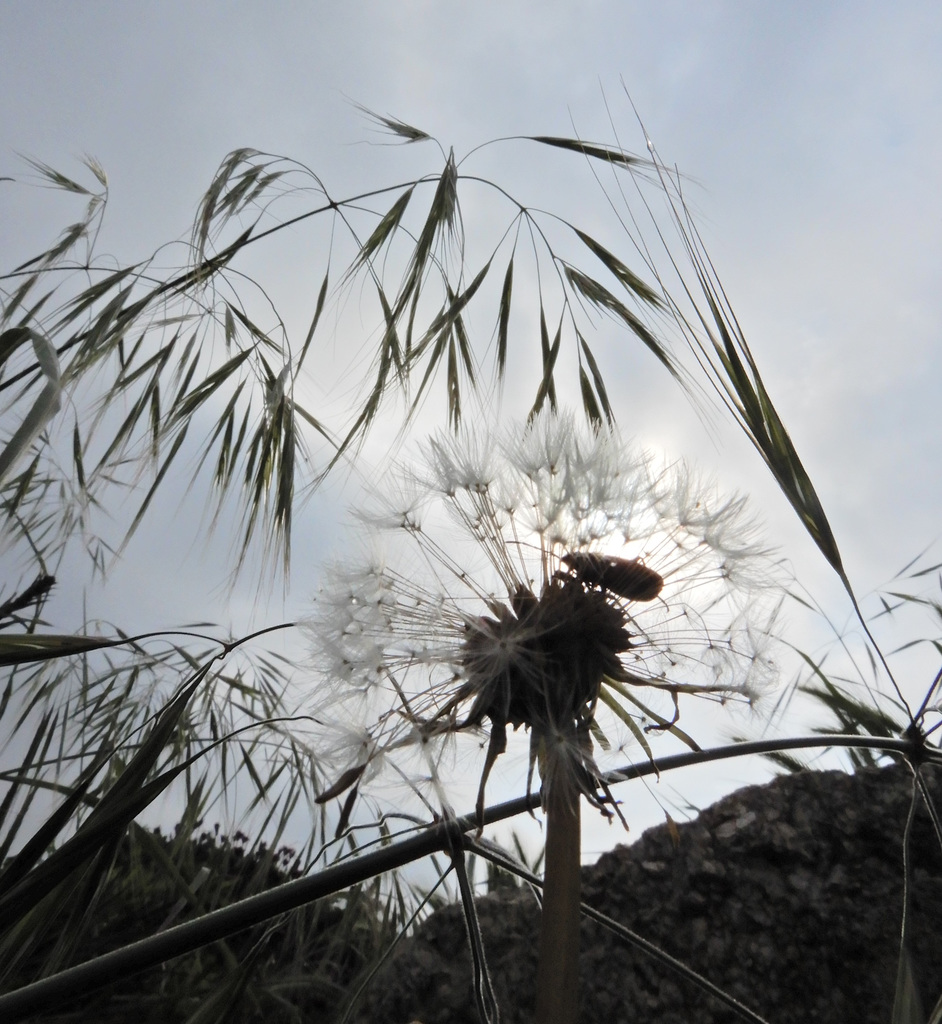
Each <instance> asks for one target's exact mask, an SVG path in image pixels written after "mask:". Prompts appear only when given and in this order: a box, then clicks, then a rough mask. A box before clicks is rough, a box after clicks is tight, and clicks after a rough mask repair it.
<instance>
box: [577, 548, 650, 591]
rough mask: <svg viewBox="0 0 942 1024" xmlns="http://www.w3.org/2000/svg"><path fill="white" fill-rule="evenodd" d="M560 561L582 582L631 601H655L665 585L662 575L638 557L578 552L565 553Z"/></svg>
mask: <svg viewBox="0 0 942 1024" xmlns="http://www.w3.org/2000/svg"><path fill="white" fill-rule="evenodd" d="M560 561H561V562H562V563H563V565H565V566H566V568H567V569H568V570H569V572H570V573H571V575H572V577H573V578H574V579H576V580H578V581H579V582H581V583H585V584H588V585H589V586H595V587H598V588H599V589H600V590H610V591H611V592H612V593H613V594H618V596H619V597H623V598H625V599H626V600H628V601H653V600H654V599H655V598H656V597H657V596H658V594H660V592H661V590H662V588H663V586H664V580H663V579H662V578H661V576H660V574H659V573H656V572H655V571H654V570H653V569H649V568H648V567H647V566H646V565H644V564H643V563H641V562H639V561H638V559H637V558H616V557H615V556H614V555H595V554H592V553H591V552H589V551H575V552H569V554H566V555H563V556H562V558H561V559H560ZM557 575H558V574H557Z"/></svg>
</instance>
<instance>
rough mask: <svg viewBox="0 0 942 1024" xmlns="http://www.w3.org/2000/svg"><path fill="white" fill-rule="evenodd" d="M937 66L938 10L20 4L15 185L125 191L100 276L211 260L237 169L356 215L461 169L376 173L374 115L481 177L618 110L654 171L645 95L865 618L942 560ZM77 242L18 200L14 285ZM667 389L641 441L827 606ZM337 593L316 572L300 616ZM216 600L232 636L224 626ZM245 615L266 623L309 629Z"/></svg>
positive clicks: (636, 422)
mask: <svg viewBox="0 0 942 1024" xmlns="http://www.w3.org/2000/svg"><path fill="white" fill-rule="evenodd" d="M940 54H942V8H940V7H939V5H938V4H937V3H934V2H917V0H903V2H899V3H895V4H892V5H890V4H886V3H878V2H860V3H855V4H847V3H835V2H827V0H824V2H822V0H795V2H790V3H788V4H772V3H757V2H747V0H728V2H709V0H707V2H699V0H698V2H693V0H688V2H670V0H668V2H660V3H657V4H650V3H641V2H635V0H610V2H604V0H583V2H580V3H572V2H567V3H563V2H555V0H540V2H529V0H528V2H522V0H501V2H490V0H483V2H478V3H476V4H473V5H471V4H466V3H462V4H458V3H452V2H446V0H438V2H435V3H432V2H427V0H412V2H408V0H405V2H402V0H401V2H398V3H395V4H392V3H376V2H372V3H371V2H364V0H348V2H346V3H344V4H328V3H323V2H307V3H301V2H293V0H281V2H279V3H278V4H261V3H252V2H245V0H243V2H227V3H220V2H217V0H204V2H201V3H198V4H193V3H183V2H180V0H162V2H161V3H149V4H148V3H143V2H135V3H125V2H96V0H84V2H82V3H74V2H71V0H61V2H51V0H34V2H25V0H21V2H11V0H7V2H5V3H3V4H0V97H2V99H0V103H2V110H3V114H2V117H0V176H3V175H12V176H16V177H22V176H23V175H24V172H25V168H24V165H23V164H22V162H21V161H19V160H18V158H17V155H16V154H17V153H22V154H26V155H28V156H31V157H34V158H37V159H39V160H42V161H44V162H46V163H49V164H51V165H53V166H56V167H59V168H61V169H62V170H64V171H65V172H67V173H78V164H77V161H76V158H77V157H79V156H80V155H81V154H83V153H90V154H93V155H94V156H95V157H96V158H97V159H98V160H99V161H101V163H102V164H103V165H104V167H105V169H106V170H107V172H108V175H109V179H110V186H111V206H110V212H109V215H108V221H107V230H106V234H105V237H104V239H103V248H104V249H105V250H107V251H112V252H114V253H115V254H116V255H118V256H119V257H121V258H123V259H126V260H130V259H136V258H140V257H142V256H145V255H147V254H148V253H149V252H151V251H152V250H153V249H154V248H155V247H157V246H158V245H160V244H162V243H164V242H166V241H168V240H170V239H173V238H176V237H178V236H182V235H185V234H186V232H187V230H188V227H189V223H190V221H191V219H192V216H193V214H194V212H195V209H196V204H197V202H198V200H199V197H200V196H201V194H202V193H203V191H204V190H205V188H206V187H207V185H208V183H209V181H210V179H211V176H212V174H213V172H214V170H215V169H216V167H217V165H218V164H219V162H220V160H221V159H222V158H223V156H224V155H225V154H226V153H227V152H229V151H230V150H232V149H234V148H236V147H240V146H251V147H254V148H256V149H259V150H264V151H269V152H274V153H282V154H285V155H288V156H292V157H295V158H297V159H298V160H301V161H303V162H304V163H306V164H307V165H309V166H311V167H312V168H313V169H314V170H316V171H317V172H318V173H319V174H321V175H322V177H323V178H324V179H325V181H326V182H327V183H328V184H329V186H330V187H331V188H332V189H333V190H334V191H335V192H337V193H339V194H347V193H352V192H354V191H355V190H356V188H357V187H359V186H361V185H363V184H364V183H370V184H376V183H377V181H379V182H380V183H385V182H387V181H394V180H401V179H402V178H404V177H408V173H409V168H411V167H412V166H414V165H413V163H412V161H413V159H416V160H419V166H421V168H422V169H423V170H426V169H427V170H432V169H434V167H435V159H434V155H433V154H432V153H431V152H429V153H428V154H426V155H425V156H424V157H421V158H420V157H413V156H412V155H411V154H405V153H404V151H401V150H397V151H392V150H388V149H383V150H379V149H377V147H369V146H365V145H361V144H360V143H362V142H363V141H364V140H365V139H367V138H369V137H370V136H369V132H368V128H367V125H366V124H365V122H364V121H363V120H362V119H361V118H360V116H359V115H358V114H357V112H356V110H355V109H354V108H353V107H352V106H351V105H350V103H349V102H348V98H349V99H352V100H355V101H357V102H359V103H362V104H364V105H365V106H368V107H370V108H372V109H375V110H378V111H380V112H383V113H391V114H394V115H395V116H396V117H399V118H402V119H403V120H405V121H408V122H409V123H411V124H415V125H418V126H419V127H421V128H423V129H425V130H426V131H428V132H429V133H431V134H433V135H435V136H436V137H437V138H438V139H440V140H441V142H442V143H443V145H444V146H445V147H446V149H447V147H448V146H450V145H454V147H455V151H456V153H457V154H458V155H459V156H460V155H461V154H463V153H464V152H466V151H467V150H469V149H470V148H471V147H473V146H474V145H476V144H478V143H480V142H483V141H486V140H488V139H490V138H494V137H498V136H503V135H512V134H558V135H564V134H572V133H573V125H575V128H576V129H577V130H578V132H579V134H580V135H581V136H582V137H584V138H590V139H608V138H610V136H611V128H610V126H609V122H608V117H607V114H606V112H605V106H604V102H603V90H604V93H605V95H606V96H607V97H608V98H609V100H610V101H611V103H612V107H613V111H614V113H615V117H616V123H617V125H618V128H619V131H620V132H622V133H623V141H625V143H626V144H627V145H628V146H629V147H630V148H631V147H634V148H637V146H638V136H637V134H636V132H635V129H634V123H633V121H632V119H631V117H630V109H629V108H628V106H627V104H626V103H625V101H624V96H623V92H622V87H621V84H620V81H621V79H623V80H624V82H625V85H626V86H627V88H628V89H629V90H630V93H631V96H632V99H633V100H634V102H635V104H636V106H637V108H638V110H639V111H640V113H641V115H642V116H643V118H644V120H645V123H646V126H647V129H648V131H649V133H650V135H651V136H652V137H653V139H654V140H655V142H656V144H657V146H658V150H659V152H660V154H661V156H662V157H663V158H664V159H665V160H667V161H668V162H671V163H677V164H678V165H679V166H680V168H681V169H682V170H683V171H684V172H686V173H687V174H688V175H690V176H691V177H692V178H693V179H694V180H695V182H696V183H697V185H696V186H695V187H694V191H693V204H694V206H695V208H696V211H697V213H698V216H699V218H700V227H701V230H702V232H703V235H704V238H705V241H706V243H707V246H708V247H709V249H710V252H711V255H712V256H713V259H714V262H715V264H716V266H717V269H718V271H719V274H720V276H721V278H722V280H723V283H724V285H725V286H726V290H727V292H728V294H729V296H730V299H731V301H732V304H733V306H734V308H735V310H736V312H737V314H738V316H739V319H740V322H741V324H742V326H743V329H744V331H745V333H746V336H747V337H748V339H749V340H750V343H751V345H752V347H753V349H754V351H755V353H756V356H757V358H758V359H759V362H760V365H761V366H762V368H763V370H764V376H765V379H766V383H767V385H768V387H769V389H770V391H771V393H772V395H773V398H774V399H775V400H776V401H777V403H778V405H779V409H780V411H781V413H782V415H783V418H784V419H785V421H786V423H787V424H788V426H789V427H790V429H791V432H792V435H793V437H794V440H795V442H796V444H797V446H798V449H799V452H800V453H801V455H802V456H803V458H804V460H805V463H806V466H807V468H808V469H809V471H810V473H811V476H812V478H813V480H814V481H815V483H816V484H817V486H818V489H819V493H820V494H821V497H822V499H823V501H824V503H825V507H826V509H827V510H828V512H829V514H830V516H831V520H832V524H833V526H834V528H835V532H836V534H837V536H838V539H839V541H840V543H841V545H842V548H843V550H844V552H845V559H846V562H847V565H848V568H849V571H850V574H851V576H852V578H853V579H854V580H855V581H856V582H857V583H858V585H859V587H860V589H861V590H862V591H864V592H866V591H867V590H868V589H869V588H871V587H873V586H876V585H878V584H880V583H882V582H883V581H885V580H886V579H887V578H889V577H890V576H891V575H892V574H893V573H894V572H895V571H896V570H897V569H899V568H901V566H902V565H903V563H904V562H906V561H907V560H908V559H909V558H910V557H912V556H914V555H916V554H917V553H918V552H919V551H920V550H921V549H922V548H924V547H925V546H927V545H929V544H930V543H932V542H933V541H935V540H936V539H937V537H938V533H939V526H938V513H937V509H938V508H939V506H940V504H942V502H940V498H942V480H940V474H939V472H938V467H939V465H940V462H942V443H940V442H942V430H940V426H939V407H940V404H942V402H940V399H942V386H940V370H942V360H940V355H942V345H940V332H942V289H940V287H939V281H940V279H942V273H940V272H942V189H940V188H939V187H938V184H937V181H936V179H937V177H938V174H939V172H938V168H939V167H940V166H942V116H940V111H942V61H940V59H939V55H940ZM501 152H503V151H501ZM507 152H508V153H511V151H510V150H508V151H507ZM513 152H514V153H517V154H520V153H521V152H522V151H520V150H516V151H513ZM529 156H530V157H531V159H532V153H529ZM423 160H425V161H426V162H425V163H423V162H422V161H423ZM493 160H494V162H493V163H486V162H485V163H483V164H482V167H484V168H485V169H488V170H492V171H493V170H495V168H496V169H497V170H496V172H495V173H498V172H499V173H504V172H505V171H506V173H508V174H512V175H515V176H516V180H518V181H523V180H525V179H526V175H527V174H528V173H529V170H528V166H527V165H526V164H523V163H521V164H518V165H514V166H513V167H508V168H500V167H499V164H498V163H497V160H498V158H497V157H494V158H493ZM541 184H542V183H541V182H540V181H536V182H534V183H533V187H534V189H536V190H538V189H539V188H540V187H541ZM559 198H560V201H569V200H570V199H571V196H560V197H559ZM541 200H542V201H543V202H544V205H548V204H549V203H552V202H553V196H552V195H548V196H545V197H541ZM66 216H67V213H66V206H65V205H64V204H63V202H62V200H61V199H60V198H59V197H53V198H50V194H49V193H47V192H39V191H37V192H35V193H33V194H31V195H28V196H27V195H25V193H24V190H23V189H21V188H19V187H16V188H15V189H14V188H13V187H12V186H10V185H9V184H8V183H4V184H2V185H0V244H2V246H3V248H4V265H5V266H8V265H9V263H10V262H11V259H10V258H8V254H9V253H13V254H15V255H16V256H20V255H22V256H25V255H28V254H31V253H32V252H33V251H36V250H37V249H38V248H39V247H40V245H43V244H48V241H49V240H51V237H52V236H53V234H54V233H56V232H58V230H60V229H61V227H62V226H63V224H64V223H67V222H68V221H67V220H65V219H64V218H65V217H66ZM268 269H269V270H270V272H271V273H272V274H273V275H275V276H277V273H278V268H277V267H273V268H268ZM285 273H286V274H288V273H290V268H285ZM312 287H316V285H315V286H312ZM488 329H490V328H488ZM647 372H648V371H647V370H646V369H641V370H639V369H637V367H633V366H631V365H626V366H625V367H624V368H621V367H620V366H619V365H618V364H616V363H613V364H612V366H611V374H612V376H611V377H610V391H611V392H612V393H613V394H615V395H617V396H619V402H618V405H617V412H618V414H619V418H620V423H621V425H622V429H623V430H624V431H625V433H628V434H631V433H639V434H640V435H641V436H642V437H644V438H645V440H646V441H648V442H649V443H663V444H665V445H668V446H669V447H670V448H671V450H672V452H673V453H674V454H677V455H692V456H693V457H695V458H697V459H700V460H702V461H704V462H705V463H706V464H707V465H709V466H711V467H712V468H715V469H716V470H717V471H718V472H719V473H720V474H721V476H722V477H723V478H724V479H725V480H727V481H728V482H729V483H731V484H733V485H735V486H739V487H741V488H745V489H748V490H750V491H753V492H754V493H755V494H756V498H757V503H758V504H759V506H760V508H761V509H762V511H763V512H764V513H765V514H766V516H767V517H768V518H769V520H770V522H771V523H772V524H773V530H774V531H775V532H776V535H777V539H779V540H780V541H781V542H782V544H783V547H784V550H785V553H786V554H787V555H788V556H789V557H791V558H792V560H793V561H794V562H795V565H796V567H797V569H798V571H799V575H802V574H803V573H805V572H807V573H808V574H809V576H810V578H812V579H815V580H817V579H823V578H824V574H823V573H822V572H821V570H820V563H819V562H818V561H817V560H816V556H815V554H814V552H813V549H812V547H811V545H810V544H809V543H808V542H806V541H805V540H804V539H803V538H802V537H801V535H800V531H799V530H798V529H797V527H795V526H794V524H792V522H791V518H790V517H789V514H788V512H787V511H786V510H785V509H784V502H783V501H782V499H781V498H779V497H778V496H777V494H776V492H775V490H774V488H773V487H772V486H771V485H770V484H769V483H768V481H767V480H766V478H765V475H764V472H763V470H762V468H761V466H760V465H759V461H758V458H757V457H756V456H754V455H751V454H750V453H749V451H748V449H747V448H746V447H745V446H744V445H743V444H742V443H741V442H740V441H739V440H738V439H737V438H736V437H735V435H734V434H732V433H731V432H726V433H722V432H721V436H720V437H719V438H718V439H717V441H716V442H709V443H705V442H704V439H703V436H702V430H701V428H700V425H699V423H698V421H697V420H696V418H695V417H694V416H692V415H691V414H690V413H689V411H687V410H686V407H685V405H684V403H683V400H682V399H680V398H679V397H678V396H676V395H672V394H671V393H670V386H669V385H668V384H665V383H663V382H662V381H661V380H660V378H657V382H658V383H657V390H655V391H653V392H652V391H651V390H650V389H649V388H648V386H647V384H648V380H649V378H648V377H647V376H646V374H647ZM619 374H621V376H619ZM654 379H655V378H654V377H653V376H652V377H650V380H654ZM639 381H641V382H643V386H640V385H639ZM318 509H320V510H321V513H322V514H324V515H327V516H333V515H334V514H335V509H336V506H335V505H332V504H331V503H330V501H328V500H327V499H324V501H323V502H322V503H321V504H314V505H312V506H311V507H310V509H309V511H308V513H307V515H308V520H307V522H306V525H304V526H303V528H302V530H301V533H300V536H299V551H301V552H303V554H304V557H305V559H311V560H314V559H316V558H317V557H319V556H320V554H321V553H322V551H321V550H319V548H318V540H319V539H322V538H323V537H331V536H333V533H332V530H333V524H332V523H331V522H320V521H318V519H317V516H318V514H319V512H318ZM172 511H173V509H172V506H169V505H168V506H166V507H165V509H164V512H165V513H167V514H170V513H172ZM162 528H166V527H162ZM132 554H133V555H134V558H135V559H137V561H135V562H133V563H132V564H131V565H130V566H129V568H128V569H126V570H124V571H123V572H120V573H119V574H118V575H117V576H116V580H115V587H116V588H118V589H119V591H120V592H121V593H124V594H126V593H127V592H128V590H129V589H133V585H134V583H133V581H134V579H135V578H139V577H140V574H141V573H142V572H147V573H152V572H158V571H159V570H160V568H161V566H160V562H161V560H162V553H161V557H160V558H157V557H155V556H154V553H153V552H152V551H148V550H147V547H146V545H144V546H142V545H138V547H137V548H136V549H134V550H133V551H132ZM175 573H176V574H177V575H174V574H175ZM181 578H185V577H181V576H180V575H179V569H178V568H174V569H172V570H171V571H170V573H169V578H167V577H165V578H164V581H163V584H162V585H161V586H157V587H155V588H154V591H153V596H152V597H151V599H150V603H149V604H147V605H144V606H143V608H144V611H145V613H146V614H148V615H157V616H159V617H162V619H163V621H161V622H159V623H155V624H158V625H163V624H169V623H170V621H173V609H186V611H187V612H189V610H190V609H189V604H188V598H186V597H181V595H180V594H179V593H174V592H173V591H174V588H175V587H176V589H177V590H179V581H180V580H181ZM174 580H176V581H177V582H176V584H175V583H174ZM219 582H220V581H219V580H218V579H217V580H212V581H210V582H208V583H205V585H204V579H203V577H200V579H199V580H195V579H194V580H193V581H189V580H188V582H187V584H186V587H185V589H186V591H187V594H189V595H193V602H194V603H195V604H196V605H198V606H199V607H200V608H202V614H203V616H204V617H207V618H211V619H215V620H217V621H226V620H227V612H226V610H225V605H224V603H223V600H222V598H221V597H220V596H219V592H218V590H217V589H215V587H216V584H218V583H219ZM314 585H315V581H314V580H313V579H312V578H311V575H310V573H307V572H306V573H301V572H297V570H296V575H295V578H294V586H293V588H292V593H291V596H290V598H289V610H290V612H291V613H292V614H294V613H295V612H297V611H298V610H300V609H301V608H303V605H304V602H305V600H306V597H307V595H308V594H309V593H310V592H311V591H312V590H313V587H314ZM210 597H211V598H212V600H215V601H217V602H218V604H217V607H209V608H207V607H205V604H206V601H207V600H208V599H209V598H210ZM164 599H166V604H165V606H164V607H165V609H169V610H165V611H164V612H162V613H161V612H160V611H159V609H160V607H161V601H163V600H164ZM245 600H246V603H247V607H254V613H255V614H260V615H261V616H262V617H263V618H267V617H268V616H269V614H270V615H271V617H272V618H277V617H280V615H281V614H282V613H281V611H280V609H278V610H266V609H265V608H263V607H262V608H259V607H258V606H252V605H251V598H246V599H245ZM107 614H108V615H112V616H113V614H114V612H113V610H110V611H108V612H107ZM128 625H129V627H130V628H136V627H138V626H143V625H145V623H142V622H136V623H133V624H131V623H129V624H128Z"/></svg>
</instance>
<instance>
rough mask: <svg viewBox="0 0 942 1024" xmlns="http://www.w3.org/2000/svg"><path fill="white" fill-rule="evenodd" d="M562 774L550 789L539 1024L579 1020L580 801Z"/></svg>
mask: <svg viewBox="0 0 942 1024" xmlns="http://www.w3.org/2000/svg"><path fill="white" fill-rule="evenodd" d="M570 778H571V777H570V776H569V775H567V774H566V773H565V772H560V773H559V774H558V776H557V777H556V778H554V780H553V784H552V785H551V786H550V788H549V793H548V796H547V806H546V853H545V860H544V865H543V912H542V915H541V917H540V947H539V966H538V967H537V973H536V1020H538V1021H540V1022H541V1024H575V1022H576V1020H578V1017H579V916H580V915H579V907H580V903H581V900H582V870H581V856H580V854H581V847H582V842H581V831H580V825H581V822H580V805H581V802H582V801H581V798H580V795H579V792H578V790H577V789H576V787H575V786H574V785H571V784H568V785H567V783H568V782H569V780H570Z"/></svg>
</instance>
